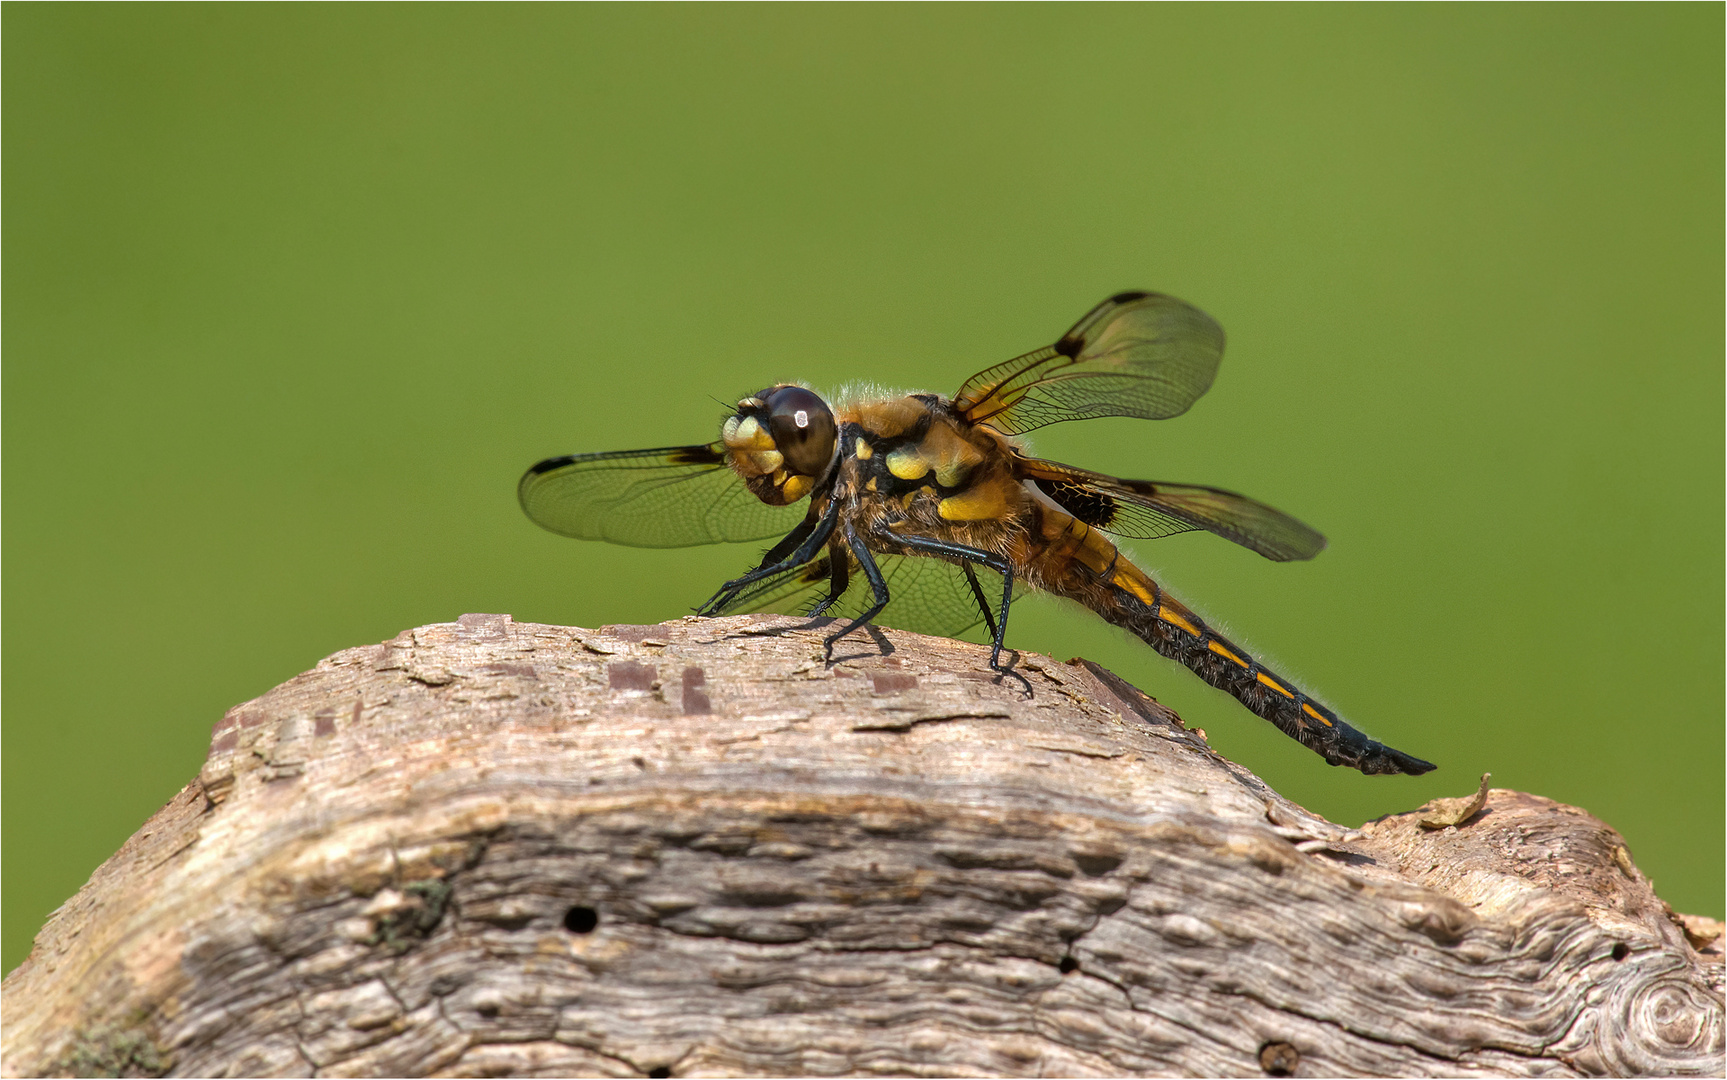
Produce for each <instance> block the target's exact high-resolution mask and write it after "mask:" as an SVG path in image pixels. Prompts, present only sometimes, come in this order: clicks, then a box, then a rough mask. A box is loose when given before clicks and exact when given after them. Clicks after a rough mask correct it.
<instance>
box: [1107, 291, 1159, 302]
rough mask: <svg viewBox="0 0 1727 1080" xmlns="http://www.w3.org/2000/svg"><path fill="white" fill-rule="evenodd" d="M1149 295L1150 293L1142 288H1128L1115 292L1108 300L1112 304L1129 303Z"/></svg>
mask: <svg viewBox="0 0 1727 1080" xmlns="http://www.w3.org/2000/svg"><path fill="white" fill-rule="evenodd" d="M1150 295H1151V294H1150V293H1148V292H1146V291H1145V290H1144V289H1129V290H1127V291H1126V292H1118V293H1116V294H1115V295H1114V296H1112V297H1110V298H1109V302H1110V303H1112V304H1131V303H1133V302H1134V301H1135V300H1144V299H1145V298H1146V297H1148V296H1150Z"/></svg>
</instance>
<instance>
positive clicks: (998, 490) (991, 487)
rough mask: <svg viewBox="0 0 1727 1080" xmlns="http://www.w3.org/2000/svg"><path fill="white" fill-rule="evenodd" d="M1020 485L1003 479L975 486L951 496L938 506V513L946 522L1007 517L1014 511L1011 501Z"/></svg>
mask: <svg viewBox="0 0 1727 1080" xmlns="http://www.w3.org/2000/svg"><path fill="white" fill-rule="evenodd" d="M1018 486H1019V485H1017V484H1014V483H1013V482H1011V481H1009V480H1006V479H1001V480H997V481H993V482H992V481H985V482H983V483H979V484H973V485H972V486H971V487H969V488H966V489H965V490H964V491H962V492H960V493H959V494H957V495H949V496H948V497H947V498H945V499H943V500H942V501H941V502H939V503H937V504H936V513H938V514H940V515H941V516H942V519H943V520H945V521H987V520H992V519H997V518H1005V517H1007V516H1008V515H1009V514H1010V513H1011V512H1012V511H1013V509H1014V506H1013V503H1012V502H1011V501H1009V496H1010V494H1011V492H1012V491H1013V490H1014V489H1016V488H1017V487H1018Z"/></svg>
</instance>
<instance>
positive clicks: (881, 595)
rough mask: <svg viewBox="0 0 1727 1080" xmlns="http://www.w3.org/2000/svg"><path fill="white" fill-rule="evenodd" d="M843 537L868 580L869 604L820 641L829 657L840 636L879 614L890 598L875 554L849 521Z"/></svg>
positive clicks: (885, 580)
mask: <svg viewBox="0 0 1727 1080" xmlns="http://www.w3.org/2000/svg"><path fill="white" fill-rule="evenodd" d="M845 537H846V546H848V547H850V548H851V549H852V554H853V555H854V556H856V557H857V561H858V565H859V566H860V567H862V568H863V572H864V577H865V578H866V579H867V580H868V581H869V586H870V606H869V607H868V608H867V609H865V611H864V613H863V614H862V615H859V616H858V617H857V618H856V619H853V620H852V621H851V622H850V623H848V624H846V625H845V626H844V627H843V628H841V629H840V630H839V631H838V632H837V633H833V634H829V635H828V636H827V639H826V640H825V641H823V642H822V645H823V649H824V651H825V652H826V654H827V655H828V656H829V657H831V656H832V655H833V651H834V644H835V643H836V642H838V641H839V639H840V638H843V637H845V636H846V635H847V634H849V633H851V632H852V631H853V630H856V629H857V628H858V627H860V626H863V625H864V624H865V623H867V622H869V621H870V620H871V619H873V618H875V617H876V616H877V615H879V614H881V609H882V608H884V607H887V602H888V600H889V599H890V597H889V595H888V591H887V579H886V578H884V577H882V573H881V567H879V566H877V565H876V562H875V556H874V555H871V554H870V550H869V548H867V547H865V546H864V542H863V540H862V539H860V538H859V537H858V534H857V530H855V529H853V528H852V523H851V522H849V521H848V522H846V523H845Z"/></svg>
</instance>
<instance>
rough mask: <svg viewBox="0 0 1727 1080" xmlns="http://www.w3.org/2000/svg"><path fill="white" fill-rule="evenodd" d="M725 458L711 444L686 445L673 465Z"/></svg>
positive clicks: (707, 462) (701, 462)
mask: <svg viewBox="0 0 1727 1080" xmlns="http://www.w3.org/2000/svg"><path fill="white" fill-rule="evenodd" d="M725 459H726V456H725V454H723V453H721V452H720V451H718V450H715V449H714V448H713V447H711V446H684V447H680V448H679V449H678V450H677V452H676V453H674V454H672V456H671V462H672V464H673V465H718V464H719V463H720V462H722V461H724V460H725ZM542 464H546V463H545V462H542ZM539 468H540V466H539V465H535V466H534V469H535V471H538V470H539Z"/></svg>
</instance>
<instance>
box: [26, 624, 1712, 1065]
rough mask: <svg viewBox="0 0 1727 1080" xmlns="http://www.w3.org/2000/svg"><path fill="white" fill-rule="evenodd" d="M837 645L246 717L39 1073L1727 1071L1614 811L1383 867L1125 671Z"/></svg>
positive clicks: (883, 637) (1369, 836)
mask: <svg viewBox="0 0 1727 1080" xmlns="http://www.w3.org/2000/svg"><path fill="white" fill-rule="evenodd" d="M805 626H806V624H805V623H804V622H802V621H801V620H795V619H783V618H772V617H753V618H734V619H720V620H698V619H686V620H683V621H679V622H672V623H666V624H664V625H661V626H654V627H609V628H604V629H601V630H598V631H590V630H580V629H572V628H567V627H557V626H539V625H531V624H520V623H513V622H512V621H511V620H510V619H509V618H508V617H507V616H465V617H463V619H462V620H461V621H460V622H459V623H451V624H442V625H436V626H427V627H422V628H420V629H417V630H413V631H409V632H405V633H403V634H402V635H400V636H399V637H397V638H396V639H395V640H393V641H390V642H387V643H385V644H383V645H381V646H370V647H366V648H359V649H351V650H348V651H346V652H341V653H338V654H336V655H335V656H332V657H330V658H329V659H327V660H325V661H323V662H322V663H320V664H319V665H318V666H317V667H316V668H315V669H314V670H312V671H310V672H307V673H306V674H304V675H301V676H299V677H297V678H295V679H293V680H291V681H289V682H287V683H285V684H283V685H282V686H280V687H277V688H276V689H275V690H273V691H271V692H270V693H268V694H266V695H264V696H263V697H261V698H258V699H256V700H254V701H251V702H248V703H246V704H245V705H242V706H239V707H237V708H235V709H234V710H232V711H231V712H229V714H228V715H227V716H225V717H224V718H223V719H222V721H221V722H220V723H219V724H217V725H216V728H215V732H214V737H213V741H212V744H211V748H210V755H209V760H208V762H207V764H206V765H205V766H204V769H203V771H202V772H201V773H200V774H199V776H198V778H197V779H196V780H194V781H193V782H192V783H191V784H189V785H188V786H187V787H186V788H185V790H183V791H182V792H181V793H180V794H179V795H178V796H176V797H175V799H174V800H173V801H172V802H171V803H169V804H168V806H166V807H164V808H163V810H162V811H161V812H160V813H158V814H157V815H156V816H155V817H154V818H152V819H151V821H150V822H149V823H148V824H147V825H146V826H145V827H144V828H143V829H142V830H141V831H139V832H138V834H137V835H135V836H134V837H133V838H132V839H131V840H130V841H128V842H127V844H126V845H125V847H124V848H122V849H121V850H120V852H119V853H117V854H116V855H115V856H114V857H113V858H112V859H110V860H109V861H108V862H107V863H106V864H104V865H103V866H102V867H101V868H100V869H99V870H98V871H97V872H96V873H95V875H94V876H93V877H92V878H91V880H90V883H89V884H88V885H87V886H86V887H85V888H84V889H83V890H82V891H81V892H80V893H79V894H78V895H77V896H76V897H74V898H73V899H72V900H71V901H69V902H68V903H67V904H66V905H65V906H64V907H63V908H62V909H61V910H60V911H59V912H57V913H56V914H55V916H54V917H53V918H52V919H51V920H50V922H49V923H48V925H47V927H46V928H45V929H44V930H43V931H42V933H41V935H40V936H39V937H38V938H37V943H36V947H35V950H34V951H33V952H32V953H31V956H30V958H29V960H27V961H26V962H25V963H24V964H23V965H22V966H20V967H19V968H18V969H17V970H16V971H14V972H13V973H12V974H11V976H9V977H8V978H7V980H6V982H5V985H4V999H5V1000H4V1004H5V1015H4V1034H3V1043H0V1051H3V1054H4V1067H5V1070H6V1072H7V1073H8V1074H9V1075H36V1074H44V1073H56V1072H59V1073H80V1074H86V1075H88V1074H92V1073H100V1072H107V1073H110V1074H114V1073H129V1074H142V1075H153V1074H161V1073H164V1072H171V1073H174V1074H182V1075H282V1076H288V1075H309V1074H311V1073H313V1072H318V1073H322V1074H330V1075H401V1076H416V1075H425V1074H432V1073H438V1074H443V1075H457V1076H479V1075H487V1076H495V1075H516V1074H537V1075H557V1074H566V1075H568V1074H576V1075H583V1074H598V1075H617V1076H636V1075H643V1074H646V1075H649V1076H654V1075H660V1076H665V1075H674V1076H682V1075H701V1074H738V1073H754V1074H764V1075H785V1074H802V1075H838V1074H852V1073H878V1074H883V1073H886V1074H894V1073H897V1074H918V1075H1051V1074H1057V1075H1059V1074H1067V1075H1109V1074H1123V1073H1151V1074H1201V1075H1207V1074H1209V1075H1265V1074H1273V1075H1287V1074H1295V1075H1303V1074H1326V1075H1400V1076H1415V1075H1444V1076H1461V1075H1471V1076H1473V1075H1483V1076H1499V1075H1505V1076H1535V1075H1542V1076H1553V1075H1558V1076H1569V1075H1601V1074H1664V1075H1703V1074H1711V1073H1713V1074H1719V1073H1720V1072H1721V1071H1722V1068H1723V1059H1722V1055H1723V998H1722V990H1723V986H1722V973H1723V968H1722V952H1721V943H1720V940H1719V937H1718V934H1719V924H1713V923H1710V922H1709V921H1708V920H1697V921H1696V922H1695V923H1694V925H1693V926H1692V928H1691V929H1692V934H1691V936H1690V937H1688V936H1687V933H1686V928H1685V926H1684V925H1683V924H1682V922H1681V921H1680V920H1679V919H1678V918H1677V917H1675V916H1673V914H1672V912H1671V911H1670V910H1669V909H1667V908H1666V906H1665V905H1664V904H1662V902H1661V901H1660V900H1659V899H1658V898H1657V897H1656V896H1655V894H1654V892H1653V890H1652V889H1651V888H1650V885H1649V883H1648V881H1647V880H1646V879H1644V877H1643V876H1642V875H1641V874H1640V873H1639V872H1638V870H1637V868H1636V867H1635V865H1634V864H1633V863H1632V861H1631V859H1630V857H1629V855H1628V854H1627V852H1626V850H1625V846H1624V844H1623V842H1622V841H1621V839H1620V838H1619V836H1618V835H1617V834H1616V833H1614V832H1613V830H1612V829H1610V828H1608V827H1607V826H1606V825H1604V824H1602V823H1601V822H1599V821H1597V820H1595V819H1594V818H1592V817H1590V816H1589V815H1587V814H1585V813H1583V812H1582V811H1580V810H1576V809H1573V808H1571V807H1566V806H1560V805H1558V804H1555V803H1552V802H1550V801H1548V800H1545V799H1541V798H1538V797H1536V796H1532V795H1524V794H1519V793H1516V792H1510V791H1492V792H1490V793H1489V796H1488V798H1487V801H1486V805H1485V808H1484V809H1482V810H1480V811H1479V812H1477V813H1475V814H1474V815H1473V816H1472V817H1470V818H1469V819H1468V820H1466V821H1465V822H1464V823H1463V824H1461V825H1458V826H1452V827H1447V828H1440V829H1427V828H1423V827H1422V826H1421V825H1420V823H1419V821H1420V818H1421V817H1422V815H1421V814H1419V813H1409V814H1401V815H1396V816H1393V817H1389V818H1386V819H1383V820H1380V821H1378V822H1374V823H1370V824H1369V825H1368V826H1367V827H1365V828H1363V829H1362V830H1360V831H1359V832H1352V831H1349V830H1346V829H1344V828H1342V827H1339V826H1337V825H1334V824H1332V823H1330V822H1328V821H1325V820H1323V819H1321V818H1318V817H1316V816H1315V815H1313V814H1311V813H1308V812H1307V811H1305V810H1303V809H1302V808H1300V807H1298V806H1295V805H1293V804H1291V803H1290V802H1288V801H1287V800H1285V799H1283V798H1282V797H1280V796H1279V795H1277V793H1275V792H1273V791H1271V790H1269V789H1268V788H1267V787H1266V786H1265V785H1264V784H1263V783H1262V782H1261V781H1260V780H1259V779H1258V778H1257V777H1255V776H1253V775H1252V774H1251V773H1249V772H1248V771H1246V770H1245V769H1242V768H1241V767H1239V766H1237V765H1234V764H1232V763H1230V762H1228V761H1226V760H1224V759H1223V758H1221V757H1219V756H1218V755H1217V754H1215V753H1213V752H1212V751H1211V750H1210V748H1209V747H1207V745H1206V744H1205V742H1204V740H1203V738H1202V737H1201V736H1200V735H1199V734H1198V733H1195V732H1192V731H1189V730H1187V729H1185V728H1184V727H1183V726H1182V725H1181V723H1180V721H1179V720H1178V719H1177V718H1176V717H1175V716H1174V714H1172V713H1170V712H1169V711H1168V710H1167V709H1164V708H1163V707H1161V706H1159V705H1157V704H1156V703H1155V702H1153V701H1151V700H1150V699H1148V698H1146V697H1144V696H1142V695H1141V694H1139V693H1138V692H1137V691H1135V690H1134V689H1132V688H1131V687H1129V686H1128V685H1127V684H1125V683H1124V682H1122V681H1121V680H1120V679H1118V678H1116V677H1115V676H1113V675H1111V674H1110V673H1108V672H1107V671H1104V670H1103V669H1101V668H1098V667H1096V666H1094V665H1089V664H1084V663H1079V662H1075V663H1070V664H1060V663H1056V662H1053V661H1050V660H1047V659H1045V658H1042V657H1037V656H1033V655H1029V654H1026V655H1023V656H1022V657H1021V658H1020V662H1019V665H1018V672H1019V675H1020V676H1021V678H1019V679H1015V678H1011V677H1010V678H1002V677H998V676H996V675H995V674H994V673H992V672H991V671H989V669H988V668H987V667H986V665H985V661H984V657H985V651H984V650H983V649H982V648H981V647H979V646H973V645H968V644H964V643H961V642H955V641H949V640H945V639H939V638H925V637H919V636H917V635H912V634H902V633H899V632H897V631H887V632H881V631H877V632H875V633H874V638H875V640H874V641H873V642H872V641H871V640H870V638H869V637H868V636H860V639H859V640H858V641H857V642H855V643H853V642H850V641H848V643H847V644H846V645H845V646H843V647H842V649H841V650H840V656H839V657H838V658H837V662H836V663H834V664H831V665H830V664H827V663H824V662H823V661H822V657H821V645H820V631H819V630H810V629H799V628H800V627H805ZM884 648H885V649H886V650H887V652H886V655H884V652H883V650H884ZM1363 782H1364V783H1374V782H1382V781H1375V780H1364V781H1363ZM1460 794H1461V792H1460ZM1466 809H1467V808H1466ZM1712 935H1716V936H1715V939H1714V941H1713V943H1710V941H1709V939H1710V938H1711V936H1712Z"/></svg>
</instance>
